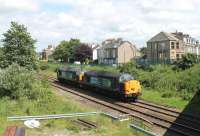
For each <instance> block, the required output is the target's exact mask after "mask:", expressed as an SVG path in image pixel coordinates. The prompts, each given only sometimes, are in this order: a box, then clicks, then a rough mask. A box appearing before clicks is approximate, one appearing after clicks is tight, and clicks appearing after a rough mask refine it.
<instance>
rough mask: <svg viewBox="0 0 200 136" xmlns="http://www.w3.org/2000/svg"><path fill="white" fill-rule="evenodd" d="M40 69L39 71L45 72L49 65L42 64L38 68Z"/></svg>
mask: <svg viewBox="0 0 200 136" xmlns="http://www.w3.org/2000/svg"><path fill="white" fill-rule="evenodd" d="M40 69H41V70H47V69H49V65H48V64H42V65H41V66H40Z"/></svg>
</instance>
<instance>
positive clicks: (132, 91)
mask: <svg viewBox="0 0 200 136" xmlns="http://www.w3.org/2000/svg"><path fill="white" fill-rule="evenodd" d="M124 91H125V95H128V96H129V95H130V96H139V95H140V94H141V85H140V82H139V81H137V80H129V81H126V82H125V83H124Z"/></svg>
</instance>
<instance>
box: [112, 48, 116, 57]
mask: <svg viewBox="0 0 200 136" xmlns="http://www.w3.org/2000/svg"><path fill="white" fill-rule="evenodd" d="M112 56H113V58H115V57H116V55H115V49H113V55H112Z"/></svg>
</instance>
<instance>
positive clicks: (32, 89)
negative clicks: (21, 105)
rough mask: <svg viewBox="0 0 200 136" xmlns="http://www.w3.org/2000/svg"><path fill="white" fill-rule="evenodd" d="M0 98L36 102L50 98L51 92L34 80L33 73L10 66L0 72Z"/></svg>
mask: <svg viewBox="0 0 200 136" xmlns="http://www.w3.org/2000/svg"><path fill="white" fill-rule="evenodd" d="M0 97H9V98H11V99H20V98H27V99H34V100H37V99H42V98H48V97H51V92H49V90H48V89H47V88H46V87H45V86H44V84H43V83H42V82H41V81H40V80H38V79H37V78H36V73H35V72H34V71H29V70H27V69H25V68H23V67H20V66H19V65H18V64H12V65H10V66H9V67H8V68H6V69H3V70H1V71H0Z"/></svg>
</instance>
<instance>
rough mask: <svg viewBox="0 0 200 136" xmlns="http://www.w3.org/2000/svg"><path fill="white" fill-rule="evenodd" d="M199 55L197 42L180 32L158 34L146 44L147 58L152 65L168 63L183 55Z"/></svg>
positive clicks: (199, 50) (199, 49)
mask: <svg viewBox="0 0 200 136" xmlns="http://www.w3.org/2000/svg"><path fill="white" fill-rule="evenodd" d="M186 53H193V54H196V55H198V56H199V55H200V45H199V42H198V41H197V40H196V39H194V38H193V37H191V36H190V35H188V34H183V33H182V32H175V33H166V32H160V33H158V34H157V35H155V36H154V37H152V38H151V39H150V40H149V41H148V42H147V58H148V60H149V61H150V62H152V63H170V62H173V61H175V60H177V59H180V58H182V56H183V54H186Z"/></svg>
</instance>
